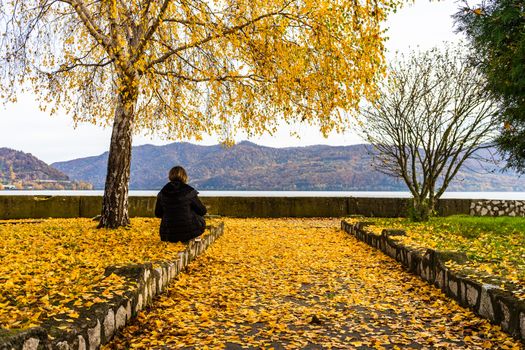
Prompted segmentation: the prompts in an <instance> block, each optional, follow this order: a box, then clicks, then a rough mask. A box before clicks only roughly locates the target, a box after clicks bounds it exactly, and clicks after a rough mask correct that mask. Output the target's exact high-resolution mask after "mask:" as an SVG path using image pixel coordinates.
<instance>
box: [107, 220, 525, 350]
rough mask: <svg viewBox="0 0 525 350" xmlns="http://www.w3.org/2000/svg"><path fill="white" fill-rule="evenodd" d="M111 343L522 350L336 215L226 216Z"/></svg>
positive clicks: (131, 345) (163, 346)
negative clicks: (220, 229)
mask: <svg viewBox="0 0 525 350" xmlns="http://www.w3.org/2000/svg"><path fill="white" fill-rule="evenodd" d="M225 221H226V222H225V223H226V229H225V234H224V236H223V237H221V238H220V239H219V240H218V241H217V242H216V243H215V244H214V245H213V246H212V247H211V248H210V249H209V250H208V251H207V252H206V253H205V254H204V255H202V256H201V257H199V258H198V259H197V260H196V261H195V262H193V263H192V264H191V265H190V268H189V271H187V273H183V274H181V275H180V276H179V278H178V281H176V282H174V283H173V284H172V286H171V287H170V289H169V290H168V292H167V293H166V294H164V295H163V296H162V297H160V298H159V299H158V300H157V301H156V303H155V304H154V305H153V306H152V308H151V309H150V310H149V311H148V312H145V313H141V314H140V315H139V317H138V319H137V320H136V321H135V322H133V323H132V324H131V325H130V326H129V327H127V328H125V329H124V331H123V332H122V333H121V334H120V335H119V337H118V338H117V339H115V341H114V342H113V343H111V344H110V345H109V346H108V348H111V349H123V348H126V349H127V348H145V349H155V348H158V349H172V348H173V349H179V348H182V349H206V348H211V349H220V348H227V349H241V348H243V347H242V346H244V348H250V349H260V348H263V349H269V348H272V347H273V348H275V349H353V348H358V349H368V348H378V349H381V348H387V349H397V348H400V349H407V348H417V349H421V348H423V349H428V348H433V349H436V348H443V349H486V348H498V349H520V348H521V345H520V343H519V342H516V341H514V340H512V339H511V338H510V337H508V336H506V335H505V334H504V333H502V332H501V331H500V330H499V328H498V327H495V326H492V325H490V324H489V323H488V322H487V321H485V320H483V319H480V318H478V317H476V316H475V315H473V314H472V313H471V312H470V311H467V310H465V309H463V308H461V307H459V306H458V305H457V304H456V303H455V302H454V301H451V300H449V299H447V298H446V297H444V296H443V295H442V294H441V292H440V291H439V290H437V289H435V288H433V287H431V286H429V285H428V284H426V283H425V282H423V281H421V280H419V279H418V278H417V277H415V276H412V275H410V274H409V273H406V272H405V271H403V269H402V268H401V267H400V266H399V265H398V264H397V263H396V262H395V261H393V260H392V259H390V258H388V257H386V256H384V255H383V254H382V253H381V252H378V251H376V250H374V249H372V248H370V247H368V246H367V245H365V244H363V243H361V242H359V241H357V240H355V239H354V238H352V237H349V236H347V235H346V234H345V233H343V232H342V231H340V230H339V229H338V226H339V221H338V220H329V219H300V220H299V219H297V220H296V219H275V220H266V219H265V220H260V219H247V220H241V219H226V220H225Z"/></svg>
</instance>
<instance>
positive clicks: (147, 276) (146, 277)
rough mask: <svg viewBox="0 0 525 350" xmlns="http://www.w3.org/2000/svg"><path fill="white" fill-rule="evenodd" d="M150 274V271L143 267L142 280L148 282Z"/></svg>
mask: <svg viewBox="0 0 525 350" xmlns="http://www.w3.org/2000/svg"><path fill="white" fill-rule="evenodd" d="M150 276H151V272H150V271H149V269H147V268H146V269H144V282H146V283H147V282H148V280H149V278H150Z"/></svg>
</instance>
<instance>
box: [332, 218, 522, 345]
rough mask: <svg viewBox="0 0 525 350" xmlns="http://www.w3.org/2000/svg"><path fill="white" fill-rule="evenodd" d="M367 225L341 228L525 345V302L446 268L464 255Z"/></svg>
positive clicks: (464, 257) (358, 224)
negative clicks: (408, 242)
mask: <svg viewBox="0 0 525 350" xmlns="http://www.w3.org/2000/svg"><path fill="white" fill-rule="evenodd" d="M366 225H367V223H366V222H358V223H357V224H355V225H352V224H349V223H348V222H346V221H344V220H343V221H342V222H341V229H342V230H343V231H345V232H347V233H349V234H351V235H353V236H354V237H356V238H357V239H358V240H360V241H363V242H365V243H367V244H368V245H370V246H372V247H374V248H377V249H379V250H381V251H382V252H383V253H385V254H386V255H388V256H390V257H392V258H394V259H395V260H397V261H398V262H400V263H401V264H402V265H403V266H404V267H406V268H407V270H408V271H410V272H411V273H413V274H415V275H418V276H419V277H421V278H422V279H424V280H425V281H427V282H428V283H430V284H432V285H434V286H435V287H437V288H440V289H441V290H442V291H443V293H445V294H446V295H447V296H448V297H450V298H452V299H454V300H456V301H457V302H458V303H459V304H460V305H461V306H463V307H467V308H470V309H471V310H473V311H474V312H475V313H476V314H477V315H479V316H481V317H483V318H485V319H488V320H489V321H490V322H491V323H493V324H496V325H499V326H500V327H501V329H502V330H503V331H505V332H506V333H508V334H510V335H511V336H512V337H514V338H516V339H520V340H521V341H522V342H524V343H525V300H522V299H519V298H517V297H516V296H514V295H513V294H512V293H510V292H508V291H505V290H503V289H501V288H500V287H499V286H495V285H491V284H487V283H481V282H478V281H475V280H472V279H470V278H468V277H466V276H464V275H461V274H460V273H458V272H456V271H452V270H450V269H448V268H447V267H446V266H445V262H446V261H449V260H455V261H457V262H460V263H461V262H464V261H466V259H467V257H466V256H465V254H462V253H453V252H439V251H436V250H433V249H426V250H418V249H414V248H410V247H407V246H404V245H402V244H400V243H397V242H396V241H395V240H393V239H392V238H390V237H391V236H395V235H400V234H405V232H404V231H401V230H383V232H382V234H381V235H380V236H378V235H375V234H373V233H370V232H367V231H366V229H365V227H366Z"/></svg>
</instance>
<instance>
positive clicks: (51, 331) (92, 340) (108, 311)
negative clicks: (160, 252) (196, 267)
mask: <svg viewBox="0 0 525 350" xmlns="http://www.w3.org/2000/svg"><path fill="white" fill-rule="evenodd" d="M223 231H224V224H221V225H220V226H217V227H211V228H210V232H209V233H208V234H207V235H205V236H202V237H201V238H197V239H194V240H191V241H190V242H189V244H188V246H187V247H186V249H185V250H184V251H182V252H180V253H179V257H178V259H177V260H175V261H171V262H154V263H145V264H137V265H128V266H110V267H108V268H107V269H106V271H105V275H106V276H109V275H111V274H116V275H118V276H121V277H124V278H125V279H126V281H127V282H126V286H127V287H128V288H127V291H126V292H125V293H123V294H122V295H121V296H118V295H114V296H113V297H111V299H109V300H107V301H105V302H103V303H97V304H94V305H92V306H91V307H90V308H75V307H73V306H72V305H68V306H72V307H71V308H72V310H74V311H76V312H77V313H78V314H79V315H80V316H79V317H78V318H77V319H74V320H71V319H70V320H69V322H68V321H66V320H63V321H57V319H61V317H60V315H57V316H55V317H53V318H50V319H47V320H45V321H44V322H43V323H42V325H41V326H40V327H34V328H30V329H26V330H5V329H0V349H1V350H18V349H20V350H40V349H57V350H72V349H75V350H77V349H78V350H87V349H89V350H95V349H99V348H100V346H101V345H103V344H106V343H108V342H109V341H110V340H111V338H112V337H113V335H114V334H115V333H116V332H117V330H118V329H120V328H122V327H124V325H125V324H126V323H128V322H129V321H130V320H131V319H132V318H134V317H135V316H136V315H137V313H138V312H139V311H140V310H142V309H144V308H145V307H146V306H147V305H148V304H150V303H151V302H152V300H153V298H154V297H155V296H156V295H158V294H160V293H161V292H163V291H164V290H165V289H166V287H167V285H168V284H169V283H170V281H171V280H173V278H174V277H175V276H176V275H177V274H178V273H179V272H181V271H182V270H183V269H184V268H185V267H186V266H187V265H188V264H189V263H190V262H191V261H192V260H193V259H195V258H196V257H197V256H199V255H200V254H201V253H202V252H204V251H205V250H206V248H208V247H209V246H210V245H211V244H212V243H213V242H214V241H215V240H216V239H217V238H218V237H220V236H221V235H222V234H223ZM101 292H102V291H101ZM64 318H67V316H64ZM71 321H72V322H71Z"/></svg>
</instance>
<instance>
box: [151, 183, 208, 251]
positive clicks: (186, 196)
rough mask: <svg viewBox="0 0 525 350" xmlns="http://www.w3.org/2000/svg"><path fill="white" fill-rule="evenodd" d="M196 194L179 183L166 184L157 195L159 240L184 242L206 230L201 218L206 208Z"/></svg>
mask: <svg viewBox="0 0 525 350" xmlns="http://www.w3.org/2000/svg"><path fill="white" fill-rule="evenodd" d="M197 194H198V192H197V191H196V190H195V189H194V188H193V187H191V186H189V185H187V184H185V183H182V182H180V181H174V182H169V183H167V184H166V185H165V186H164V187H163V188H162V190H161V191H160V192H159V194H158V195H157V203H156V204H155V216H156V217H158V218H161V219H162V220H161V223H160V239H161V240H162V241H169V242H185V241H189V240H190V239H192V238H195V237H197V236H199V235H201V234H202V233H203V232H204V229H205V228H206V223H205V222H204V218H203V217H202V216H203V215H204V214H206V207H205V206H204V205H203V204H202V203H201V201H200V200H199V198H198V197H197Z"/></svg>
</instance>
